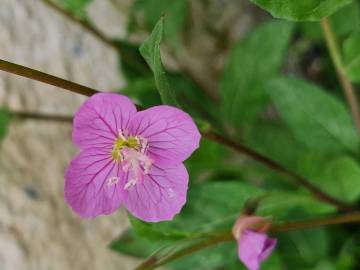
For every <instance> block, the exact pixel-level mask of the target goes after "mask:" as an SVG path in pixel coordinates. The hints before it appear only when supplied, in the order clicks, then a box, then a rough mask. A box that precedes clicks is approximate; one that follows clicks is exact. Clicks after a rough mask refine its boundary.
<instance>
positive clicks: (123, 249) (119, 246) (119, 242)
mask: <svg viewBox="0 0 360 270" xmlns="http://www.w3.org/2000/svg"><path fill="white" fill-rule="evenodd" d="M166 244H167V243H166V242H161V241H157V242H155V241H151V240H148V239H146V238H142V237H139V236H138V235H136V234H135V233H134V232H133V231H132V230H128V231H126V232H125V233H124V234H123V235H122V236H120V238H119V239H116V240H114V241H113V242H112V243H111V244H110V248H111V249H112V250H114V251H116V252H119V253H123V254H126V255H130V256H134V257H139V258H145V257H148V256H150V255H151V254H152V253H153V252H154V251H155V250H157V249H159V248H161V247H163V246H164V245H166Z"/></svg>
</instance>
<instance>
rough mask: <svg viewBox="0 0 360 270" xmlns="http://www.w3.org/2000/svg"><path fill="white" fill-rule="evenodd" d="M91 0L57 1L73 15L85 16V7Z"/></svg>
mask: <svg viewBox="0 0 360 270" xmlns="http://www.w3.org/2000/svg"><path fill="white" fill-rule="evenodd" d="M91 1H92V0H59V2H60V3H61V4H62V5H63V6H64V7H65V8H66V9H67V10H68V11H70V12H71V13H72V14H73V15H74V16H76V17H78V18H81V19H83V18H86V7H87V6H88V5H89V4H90V3H91Z"/></svg>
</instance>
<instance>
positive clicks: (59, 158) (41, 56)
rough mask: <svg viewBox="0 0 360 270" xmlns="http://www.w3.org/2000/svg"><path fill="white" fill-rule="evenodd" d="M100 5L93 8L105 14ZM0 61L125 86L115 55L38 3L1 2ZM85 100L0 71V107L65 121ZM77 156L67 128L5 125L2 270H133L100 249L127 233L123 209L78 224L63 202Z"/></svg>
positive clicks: (102, 85) (0, 163) (0, 157)
mask: <svg viewBox="0 0 360 270" xmlns="http://www.w3.org/2000/svg"><path fill="white" fill-rule="evenodd" d="M101 2H104V1H101V0H100V1H96V2H95V5H97V8H98V9H99V10H100V11H101V12H105V13H106V12H107V11H106V7H105V8H103V9H101V7H102V4H101ZM92 10H93V11H92V12H93V13H95V14H96V13H97V12H94V9H93V8H92ZM104 15H105V16H102V18H108V17H109V16H106V14H104ZM110 17H111V16H110ZM111 18H113V17H111ZM120 22H121V18H120ZM99 25H105V26H106V25H111V24H106V22H101V21H99ZM112 25H113V24H112ZM114 27H115V25H114ZM117 27H118V26H117ZM109 31H110V33H117V32H116V29H115V30H114V31H112V32H111V29H109ZM120 33H121V31H120ZM0 58H1V59H6V60H9V61H12V62H15V63H19V64H23V65H26V66H29V67H33V68H36V69H39V70H42V71H45V72H47V73H50V74H54V75H57V76H60V77H63V78H66V79H69V80H73V81H75V82H78V83H81V84H84V85H89V86H92V87H94V88H98V89H102V90H110V89H114V88H118V87H119V86H121V85H122V84H123V81H122V79H121V78H120V76H119V74H118V73H117V68H116V65H117V63H116V55H115V53H114V52H113V51H111V49H109V48H108V47H106V46H105V45H104V44H102V43H100V42H99V41H98V40H96V39H95V38H94V37H93V36H91V35H90V34H88V33H86V32H84V31H83V29H81V28H79V27H78V26H77V25H74V24H73V23H71V22H68V21H67V20H66V19H65V18H64V17H62V16H61V15H59V14H57V13H56V12H54V11H53V10H50V9H49V8H48V7H46V6H45V5H44V4H42V2H41V1H40V0H1V6H0ZM83 100H84V97H81V96H78V95H76V94H73V93H70V92H67V91H63V90H60V89H56V88H55V87H51V86H49V85H45V84H41V83H38V82H34V81H31V80H27V79H24V78H20V77H17V76H14V75H11V74H6V73H4V72H0V105H2V106H3V105H6V106H8V107H10V108H11V109H14V110H20V109H21V110H27V111H36V112H44V113H54V114H65V115H71V114H73V112H74V111H75V110H76V109H77V108H78V106H79V105H80V104H81V102H82V101H83ZM75 153H76V149H75V148H74V147H73V145H72V143H71V126H70V125H69V124H66V123H50V122H39V121H34V120H15V121H13V122H12V123H11V125H10V128H9V133H8V135H7V136H6V138H5V139H4V141H3V142H2V145H1V148H0V185H1V188H0V269H1V270H18V269H19V270H27V269H29V270H42V269H52V270H57V269H59V270H60V269H61V270H66V269H69V270H70V269H71V270H73V269H76V270H78V269H87V270H89V269H99V270H100V269H107V270H111V269H117V270H120V269H121V270H126V269H132V267H133V266H134V265H135V262H134V261H133V260H131V259H129V258H125V257H124V256H120V255H118V254H115V253H113V252H111V251H110V250H108V249H107V247H106V246H107V245H108V244H109V242H110V241H111V240H112V239H113V238H115V237H116V236H118V235H119V234H120V233H121V232H122V231H123V230H124V229H125V228H126V227H127V225H128V224H127V218H126V216H125V213H124V211H119V212H118V213H117V214H115V215H112V216H106V217H100V218H98V219H96V220H81V219H80V218H78V217H77V216H75V215H74V214H73V213H72V211H71V210H70V209H69V207H68V206H67V205H66V204H65V202H64V199H63V182H64V178H63V176H64V171H65V169H66V167H67V164H68V163H69V161H70V159H71V158H72V156H73V155H74V154H75Z"/></svg>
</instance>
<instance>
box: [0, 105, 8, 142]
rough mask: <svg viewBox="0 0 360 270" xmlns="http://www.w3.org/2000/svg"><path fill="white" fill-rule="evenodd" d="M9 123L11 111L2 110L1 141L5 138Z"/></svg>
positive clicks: (0, 120)
mask: <svg viewBox="0 0 360 270" xmlns="http://www.w3.org/2000/svg"><path fill="white" fill-rule="evenodd" d="M9 123H10V113H9V111H8V110H7V109H6V108H0V139H2V138H4V137H5V135H6V132H7V128H8V125H9Z"/></svg>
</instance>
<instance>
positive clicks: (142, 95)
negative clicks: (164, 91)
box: [120, 76, 161, 108]
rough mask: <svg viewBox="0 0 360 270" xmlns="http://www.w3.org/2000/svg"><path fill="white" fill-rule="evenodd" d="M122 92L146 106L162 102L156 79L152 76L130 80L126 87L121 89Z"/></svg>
mask: <svg viewBox="0 0 360 270" xmlns="http://www.w3.org/2000/svg"><path fill="white" fill-rule="evenodd" d="M120 93H121V94H123V95H125V96H128V97H131V98H132V99H134V100H135V101H136V103H137V104H139V105H141V106H142V107H144V108H148V107H152V106H156V105H158V104H160V103H161V98H160V96H159V92H158V91H157V90H156V86H155V81H154V78H153V77H152V76H151V77H150V78H149V77H148V78H147V77H145V78H139V79H136V80H134V81H130V82H129V84H128V85H127V86H126V87H124V88H122V89H121V90H120Z"/></svg>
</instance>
